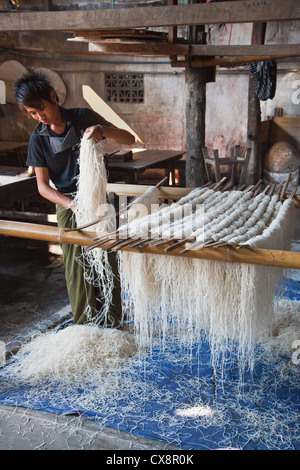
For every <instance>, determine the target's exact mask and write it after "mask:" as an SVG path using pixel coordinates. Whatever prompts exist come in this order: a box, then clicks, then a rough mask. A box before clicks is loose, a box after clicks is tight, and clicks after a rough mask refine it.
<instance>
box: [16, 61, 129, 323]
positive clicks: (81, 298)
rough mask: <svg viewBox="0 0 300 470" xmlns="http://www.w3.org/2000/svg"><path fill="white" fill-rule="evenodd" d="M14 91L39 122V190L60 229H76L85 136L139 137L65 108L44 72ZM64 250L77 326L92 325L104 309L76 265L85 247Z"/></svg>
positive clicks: (116, 313)
mask: <svg viewBox="0 0 300 470" xmlns="http://www.w3.org/2000/svg"><path fill="white" fill-rule="evenodd" d="M14 90H15V98H16V102H17V104H18V106H19V108H20V109H21V110H22V111H23V112H24V113H25V114H26V115H27V116H29V117H32V118H33V119H35V120H37V121H39V124H38V125H37V126H36V128H35V130H34V132H33V133H32V134H31V136H30V140H29V147H28V156H27V165H28V166H32V167H34V169H35V174H36V178H37V185H38V191H39V193H40V194H41V196H43V197H44V198H46V199H48V200H49V201H51V202H53V203H55V204H56V214H57V223H58V226H59V227H62V228H65V227H68V228H69V227H74V224H75V217H74V216H73V215H74V214H73V213H74V212H76V207H75V204H74V203H73V199H74V193H75V192H76V178H77V176H78V173H79V164H78V156H79V144H80V139H81V137H82V136H83V134H88V138H89V139H91V138H94V139H95V140H97V141H100V140H102V139H113V140H115V141H117V142H118V143H120V144H127V145H131V144H133V143H134V141H135V139H134V137H133V136H132V135H131V134H130V133H129V132H127V131H125V130H123V129H118V128H116V127H115V126H113V125H112V124H110V123H109V122H107V121H106V120H105V119H104V118H102V117H101V116H100V115H99V114H97V113H95V112H94V111H92V110H90V109H87V108H73V109H65V108H62V107H60V106H59V105H58V98H57V94H56V92H55V90H54V89H53V87H52V86H51V84H50V82H49V81H48V80H47V78H46V77H45V75H44V74H43V73H41V72H39V71H34V70H29V71H28V72H27V73H25V74H24V75H22V76H21V77H19V78H18V79H16V80H15V82H14ZM50 182H52V183H53V184H52V185H51V183H50ZM53 185H54V187H53ZM62 250H63V260H64V265H65V272H66V283H67V289H68V294H69V299H70V304H71V308H72V312H73V317H74V324H82V323H85V322H86V321H87V312H88V311H89V312H90V311H91V312H93V313H96V312H97V311H99V309H100V308H101V293H100V292H96V290H95V288H94V286H92V285H91V284H88V283H87V282H86V281H85V280H84V273H83V268H82V266H80V264H79V263H77V262H76V257H77V256H80V253H81V247H79V246H76V245H62ZM109 257H110V262H111V264H112V268H113V271H114V273H115V287H114V292H113V301H112V306H111V311H110V313H109V316H108V318H109V321H110V326H119V324H120V319H121V297H120V285H119V280H118V276H117V263H116V260H115V257H114V255H113V254H112V253H110V254H109Z"/></svg>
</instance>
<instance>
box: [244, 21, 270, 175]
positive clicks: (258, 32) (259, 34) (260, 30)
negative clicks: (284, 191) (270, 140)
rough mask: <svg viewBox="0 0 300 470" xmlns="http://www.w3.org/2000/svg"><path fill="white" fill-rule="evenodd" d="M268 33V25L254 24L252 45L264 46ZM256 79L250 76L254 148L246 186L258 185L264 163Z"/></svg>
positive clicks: (250, 133) (250, 127) (250, 138)
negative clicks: (260, 146)
mask: <svg viewBox="0 0 300 470" xmlns="http://www.w3.org/2000/svg"><path fill="white" fill-rule="evenodd" d="M265 32H266V23H254V24H253V29H252V40H251V45H260V44H264V41H265ZM254 84H255V81H254V77H253V76H252V75H251V74H250V75H249V86H248V124H247V137H248V143H249V144H250V146H251V148H252V152H251V157H250V162H249V165H248V174H247V177H246V184H254V183H256V182H257V181H258V180H259V179H260V177H261V172H262V163H261V161H260V160H261V159H260V155H259V134H260V122H261V110H260V101H259V99H258V97H257V95H256V93H255V87H254Z"/></svg>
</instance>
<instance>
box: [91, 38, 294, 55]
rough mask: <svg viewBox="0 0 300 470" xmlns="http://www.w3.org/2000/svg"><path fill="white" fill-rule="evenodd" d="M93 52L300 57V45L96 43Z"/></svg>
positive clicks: (110, 53)
mask: <svg viewBox="0 0 300 470" xmlns="http://www.w3.org/2000/svg"><path fill="white" fill-rule="evenodd" d="M92 43H93V48H92V49H91V51H93V52H98V53H100V54H103V55H132V56H135V55H139V56H150V57H167V56H170V55H179V56H231V57H235V56H257V57H259V56H270V55H272V56H275V57H276V56H283V55H284V56H288V57H296V56H300V44H268V45H263V46H261V45H258V46H252V45H243V46H239V45H232V46H227V45H209V44H208V45H207V44H205V45H202V44H191V45H188V44H167V43H165V44H163V43H161V44H158V43H151V44H148V43H131V44H130V43H122V42H119V43H113V42H112V43H109V42H94V41H92Z"/></svg>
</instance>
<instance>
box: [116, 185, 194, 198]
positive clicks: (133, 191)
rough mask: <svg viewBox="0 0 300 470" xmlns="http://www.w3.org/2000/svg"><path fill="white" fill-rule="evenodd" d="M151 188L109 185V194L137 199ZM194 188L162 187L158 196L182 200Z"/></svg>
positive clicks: (145, 186)
mask: <svg viewBox="0 0 300 470" xmlns="http://www.w3.org/2000/svg"><path fill="white" fill-rule="evenodd" d="M148 188H150V186H148V185H142V184H139V185H135V184H122V183H108V184H107V193H114V194H116V195H117V196H127V197H137V196H141V195H142V194H144V192H145V191H146V190H147V189H148ZM190 191H192V188H174V187H171V186H161V187H160V188H158V195H159V197H160V198H161V199H180V198H182V197H184V196H186V195H187V194H188V193H189V192H190Z"/></svg>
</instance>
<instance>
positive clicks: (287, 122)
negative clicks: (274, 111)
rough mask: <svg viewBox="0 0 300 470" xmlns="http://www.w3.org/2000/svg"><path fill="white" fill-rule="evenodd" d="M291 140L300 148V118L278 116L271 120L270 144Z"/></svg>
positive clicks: (290, 141)
mask: <svg viewBox="0 0 300 470" xmlns="http://www.w3.org/2000/svg"><path fill="white" fill-rule="evenodd" d="M281 141H285V142H289V143H290V144H292V145H293V146H294V147H296V148H297V149H298V150H300V118H288V117H287V118H285V117H276V118H274V119H272V121H271V128H270V139H269V142H270V145H272V144H274V143H276V142H281Z"/></svg>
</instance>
